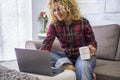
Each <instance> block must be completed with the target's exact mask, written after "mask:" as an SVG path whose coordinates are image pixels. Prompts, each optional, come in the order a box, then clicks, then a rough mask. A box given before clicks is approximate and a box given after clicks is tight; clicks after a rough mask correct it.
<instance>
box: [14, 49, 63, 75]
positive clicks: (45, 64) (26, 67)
mask: <svg viewBox="0 0 120 80" xmlns="http://www.w3.org/2000/svg"><path fill="white" fill-rule="evenodd" d="M15 53H16V57H17V62H18V67H19V70H20V71H21V72H27V73H34V74H41V75H48V76H54V75H57V74H59V73H60V72H61V71H59V70H57V69H55V68H54V67H52V64H51V61H50V53H49V52H48V51H45V50H30V49H21V48H15Z"/></svg>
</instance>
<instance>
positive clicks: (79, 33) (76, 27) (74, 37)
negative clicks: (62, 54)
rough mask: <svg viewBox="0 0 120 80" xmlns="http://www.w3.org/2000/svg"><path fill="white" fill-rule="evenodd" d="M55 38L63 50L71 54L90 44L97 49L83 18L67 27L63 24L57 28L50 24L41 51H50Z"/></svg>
mask: <svg viewBox="0 0 120 80" xmlns="http://www.w3.org/2000/svg"><path fill="white" fill-rule="evenodd" d="M55 37H57V38H58V40H59V42H60V45H61V47H62V48H63V49H65V50H68V51H70V52H72V53H76V52H79V48H80V47H81V46H88V45H90V44H91V45H93V46H94V47H95V48H97V42H96V41H95V37H94V33H93V31H92V28H91V26H90V24H89V22H88V20H87V19H84V18H82V19H80V20H77V21H73V22H72V24H71V25H69V26H66V25H65V23H61V24H60V25H59V26H57V27H55V26H54V25H53V24H50V26H49V29H48V32H47V36H46V38H45V39H44V40H43V43H42V46H41V49H42V50H49V51H50V49H51V47H52V43H53V42H54V40H55Z"/></svg>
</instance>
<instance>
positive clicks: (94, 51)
mask: <svg viewBox="0 0 120 80" xmlns="http://www.w3.org/2000/svg"><path fill="white" fill-rule="evenodd" d="M89 49H90V55H91V56H95V55H96V48H95V47H94V46H93V45H89Z"/></svg>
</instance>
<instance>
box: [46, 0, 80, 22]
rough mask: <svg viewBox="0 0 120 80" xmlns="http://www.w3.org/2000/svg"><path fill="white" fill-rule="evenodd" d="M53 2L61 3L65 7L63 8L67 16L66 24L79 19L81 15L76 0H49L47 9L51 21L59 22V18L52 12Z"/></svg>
mask: <svg viewBox="0 0 120 80" xmlns="http://www.w3.org/2000/svg"><path fill="white" fill-rule="evenodd" d="M55 2H58V3H59V4H60V5H62V6H63V7H64V8H65V10H66V11H67V12H68V17H67V19H66V22H67V23H68V24H71V22H72V21H73V20H79V19H80V18H81V17H82V16H81V14H80V11H79V7H78V4H77V2H76V0H49V3H48V9H49V13H50V17H51V21H52V22H53V23H56V22H59V20H58V19H57V18H56V16H55V15H54V13H53V5H54V3H55Z"/></svg>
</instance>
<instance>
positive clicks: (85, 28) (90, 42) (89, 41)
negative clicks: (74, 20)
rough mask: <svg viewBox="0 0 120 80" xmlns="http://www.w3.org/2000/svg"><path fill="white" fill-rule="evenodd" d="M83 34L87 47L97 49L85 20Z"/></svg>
mask: <svg viewBox="0 0 120 80" xmlns="http://www.w3.org/2000/svg"><path fill="white" fill-rule="evenodd" d="M84 33H85V40H86V41H87V43H88V45H90V44H91V45H93V46H94V47H95V48H96V49H97V42H96V40H95V36H94V32H93V30H92V27H91V25H90V23H89V21H88V20H87V19H84Z"/></svg>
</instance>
